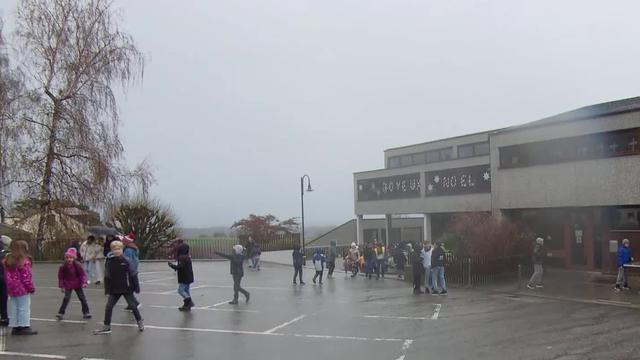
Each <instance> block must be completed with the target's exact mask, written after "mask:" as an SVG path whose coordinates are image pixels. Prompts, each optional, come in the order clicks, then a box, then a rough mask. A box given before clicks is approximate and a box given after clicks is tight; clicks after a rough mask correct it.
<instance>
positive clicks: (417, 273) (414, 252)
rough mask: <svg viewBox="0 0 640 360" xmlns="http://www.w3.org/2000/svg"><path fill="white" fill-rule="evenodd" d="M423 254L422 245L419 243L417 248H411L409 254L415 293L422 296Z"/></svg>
mask: <svg viewBox="0 0 640 360" xmlns="http://www.w3.org/2000/svg"><path fill="white" fill-rule="evenodd" d="M421 253H422V244H421V243H417V244H416V248H415V249H413V247H412V248H411V250H410V252H409V259H410V260H411V268H412V269H413V293H414V294H422V293H423V292H422V289H421V286H422V273H423V272H424V269H423V267H422V258H421V257H420V254H421Z"/></svg>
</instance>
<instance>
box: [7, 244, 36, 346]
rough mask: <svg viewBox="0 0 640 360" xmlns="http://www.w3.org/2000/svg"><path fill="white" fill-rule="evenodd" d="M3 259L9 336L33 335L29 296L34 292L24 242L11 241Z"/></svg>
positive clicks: (28, 257) (29, 262) (29, 261)
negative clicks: (7, 300) (7, 299)
mask: <svg viewBox="0 0 640 360" xmlns="http://www.w3.org/2000/svg"><path fill="white" fill-rule="evenodd" d="M9 251H10V252H9V254H8V255H7V256H6V257H5V258H4V262H3V266H4V278H5V282H6V284H7V295H8V296H9V326H10V327H11V328H12V329H11V335H35V334H37V333H38V332H37V331H35V330H33V329H31V326H30V324H31V294H33V293H35V292H36V288H35V285H34V284H33V277H32V273H31V256H30V255H29V245H28V244H27V242H26V241H22V240H16V241H12V242H11V245H10V246H9Z"/></svg>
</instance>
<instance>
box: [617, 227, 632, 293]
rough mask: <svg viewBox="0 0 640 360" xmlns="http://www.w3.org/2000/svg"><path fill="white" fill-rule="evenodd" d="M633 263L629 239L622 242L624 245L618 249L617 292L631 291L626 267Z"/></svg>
mask: <svg viewBox="0 0 640 360" xmlns="http://www.w3.org/2000/svg"><path fill="white" fill-rule="evenodd" d="M632 261H633V257H632V256H631V248H630V247H629V239H624V240H622V245H621V246H620V247H619V248H618V278H617V279H616V287H615V288H614V289H615V291H621V290H629V289H630V288H629V283H628V281H627V268H626V267H625V266H624V265H625V264H630V263H631V262H632Z"/></svg>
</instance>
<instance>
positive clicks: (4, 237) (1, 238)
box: [0, 235, 11, 246]
mask: <svg viewBox="0 0 640 360" xmlns="http://www.w3.org/2000/svg"><path fill="white" fill-rule="evenodd" d="M0 242H2V245H4V246H9V245H11V238H10V237H8V236H7V235H2V236H0Z"/></svg>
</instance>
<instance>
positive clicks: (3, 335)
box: [0, 326, 7, 351]
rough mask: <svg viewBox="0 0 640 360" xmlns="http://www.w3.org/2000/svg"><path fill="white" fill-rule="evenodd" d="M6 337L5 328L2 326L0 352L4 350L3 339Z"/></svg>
mask: <svg viewBox="0 0 640 360" xmlns="http://www.w3.org/2000/svg"><path fill="white" fill-rule="evenodd" d="M6 336H7V331H6V328H5V327H4V326H3V327H1V328H0V351H4V350H5V347H6V345H5V337H6Z"/></svg>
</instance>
